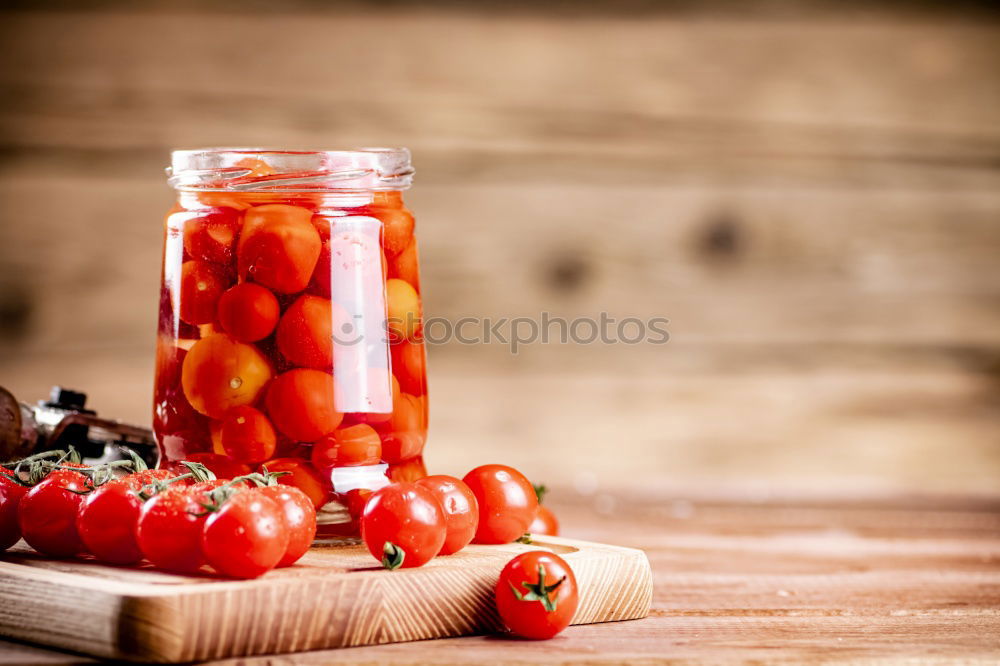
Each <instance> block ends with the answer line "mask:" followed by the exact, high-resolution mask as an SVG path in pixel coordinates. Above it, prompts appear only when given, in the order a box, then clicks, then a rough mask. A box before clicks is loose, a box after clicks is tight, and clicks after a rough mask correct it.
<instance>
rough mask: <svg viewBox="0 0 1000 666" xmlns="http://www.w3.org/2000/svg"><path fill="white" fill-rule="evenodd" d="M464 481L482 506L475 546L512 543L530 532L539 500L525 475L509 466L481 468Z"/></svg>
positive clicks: (469, 474)
mask: <svg viewBox="0 0 1000 666" xmlns="http://www.w3.org/2000/svg"><path fill="white" fill-rule="evenodd" d="M462 480H463V481H465V483H466V484H468V486H469V488H471V489H472V492H473V494H474V495H475V496H476V500H477V501H478V502H479V526H478V528H477V529H476V536H475V538H474V539H473V541H474V542H476V543H510V542H511V541H514V540H515V539H517V538H519V537H521V536H523V535H524V533H525V532H527V530H528V525H530V524H531V521H532V520H534V519H535V509H537V508H538V497H537V496H536V495H535V489H534V487H533V486H532V485H531V482H530V481H528V479H526V478H525V476H524V475H523V474H521V473H520V472H518V471H517V470H516V469H514V468H513V467H508V466H506V465H481V466H480V467H477V468H475V469H474V470H472V471H471V472H469V473H468V474H466V475H465V478H464V479H462Z"/></svg>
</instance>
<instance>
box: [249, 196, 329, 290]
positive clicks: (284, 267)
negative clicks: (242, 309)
mask: <svg viewBox="0 0 1000 666" xmlns="http://www.w3.org/2000/svg"><path fill="white" fill-rule="evenodd" d="M311 218H312V212H311V211H310V210H309V209H307V208H302V207H299V206H288V205H285V204H268V205H264V206H257V207H254V208H251V209H249V210H247V211H246V213H244V222H243V231H242V233H241V234H240V240H239V244H238V246H237V265H238V267H239V274H240V277H241V278H250V279H252V280H253V281H254V282H257V283H259V284H262V285H264V286H265V287H269V288H271V289H273V290H274V291H277V292H279V293H282V294H294V293H296V292H299V291H302V290H303V289H305V288H306V286H307V285H308V284H309V279H310V278H311V277H312V274H313V269H314V268H315V267H316V261H317V260H318V259H319V253H320V249H321V246H322V241H321V240H320V237H319V232H317V231H316V228H315V227H314V226H313V225H312V222H311V221H310V220H311Z"/></svg>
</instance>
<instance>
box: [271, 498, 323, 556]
mask: <svg viewBox="0 0 1000 666" xmlns="http://www.w3.org/2000/svg"><path fill="white" fill-rule="evenodd" d="M258 492H260V493H261V494H262V495H264V496H266V497H269V498H271V499H272V500H274V501H275V502H276V503H277V504H278V505H279V506H280V507H281V510H282V513H283V518H284V520H285V529H286V530H287V531H288V546H287V547H286V548H285V554H284V555H283V556H282V557H281V560H280V561H279V562H278V566H279V567H287V566H291V565H293V564H295V563H296V562H297V561H298V559H299V558H300V557H302V556H303V555H305V554H306V551H308V550H309V546H311V545H312V542H313V538H314V537H315V536H316V508H315V507H314V506H313V502H312V500H311V499H309V497H308V496H307V495H306V494H305V493H304V492H302V491H301V490H299V489H298V488H295V487H294V486H285V485H277V486H265V487H263V488H260V489H258Z"/></svg>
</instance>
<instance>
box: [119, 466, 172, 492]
mask: <svg viewBox="0 0 1000 666" xmlns="http://www.w3.org/2000/svg"><path fill="white" fill-rule="evenodd" d="M175 476H178V475H177V474H174V473H173V472H171V471H170V470H169V469H144V470H142V471H141V472H136V473H135V474H129V475H128V476H127V477H125V478H126V479H128V480H129V481H130V482H131V483H133V484H135V487H136V488H142V487H143V486H145V485H146V484H149V483H155V482H157V481H166V480H167V479H171V478H173V477H175ZM186 481H187V479H184V480H181V481H177V482H176V483H181V484H183V483H185V482H186Z"/></svg>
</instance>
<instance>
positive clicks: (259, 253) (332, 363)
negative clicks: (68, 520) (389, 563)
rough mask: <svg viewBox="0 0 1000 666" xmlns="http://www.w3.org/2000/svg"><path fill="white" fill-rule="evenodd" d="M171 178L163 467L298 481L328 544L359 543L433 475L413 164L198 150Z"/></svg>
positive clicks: (160, 435) (386, 154)
mask: <svg viewBox="0 0 1000 666" xmlns="http://www.w3.org/2000/svg"><path fill="white" fill-rule="evenodd" d="M167 172H168V175H169V182H170V184H171V185H172V186H173V188H174V189H175V190H176V192H177V202H176V204H175V205H174V206H173V208H171V210H170V211H169V212H168V214H167V216H166V220H165V225H164V244H163V272H162V278H161V287H160V309H159V324H158V335H157V351H156V379H155V388H154V410H153V411H154V417H153V427H154V432H155V434H156V439H157V442H158V444H159V448H160V454H161V463H160V465H161V466H167V465H171V464H175V463H177V462H179V461H182V460H188V461H195V462H201V463H203V464H205V465H206V466H207V467H208V468H209V469H211V470H212V471H213V472H215V473H216V475H217V476H219V477H220V478H221V477H232V476H235V475H239V474H246V473H249V472H251V471H256V470H260V469H262V468H266V469H267V470H268V471H270V472H285V473H286V474H284V475H283V476H281V478H280V481H281V482H282V483H287V484H290V485H294V486H297V487H298V488H300V489H301V490H302V491H303V492H304V493H305V494H306V495H307V496H308V497H309V498H310V499H311V500H312V501H313V503H314V504H315V505H316V508H317V512H318V513H317V516H318V522H319V531H318V535H319V536H320V537H323V536H334V535H338V536H339V535H351V534H354V533H356V531H357V518H358V512H359V510H360V508H361V507H362V506H363V505H364V501H365V499H366V496H367V494H369V493H370V492H371V491H372V490H375V489H377V488H379V487H381V486H383V485H386V484H387V483H389V482H390V481H391V480H412V479H415V478H419V477H421V476H424V475H425V470H424V465H423V457H422V456H423V449H424V441H425V439H426V436H427V379H426V372H425V369H424V368H425V356H424V345H423V341H422V337H421V332H422V327H421V295H420V279H419V273H418V268H417V243H416V238H415V237H414V234H413V229H414V219H413V215H412V213H411V212H410V211H409V209H407V208H406V206H405V204H404V203H403V196H402V192H403V190H405V189H407V188H408V187H409V185H410V182H411V179H412V175H413V168H412V167H411V166H410V154H409V151H407V150H405V149H362V150H351V151H279V150H257V149H253V150H248V149H207V150H182V151H176V152H174V153H173V158H172V164H171V166H170V168H169V169H168V170H167Z"/></svg>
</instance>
